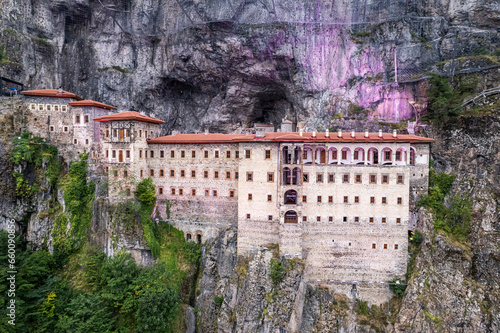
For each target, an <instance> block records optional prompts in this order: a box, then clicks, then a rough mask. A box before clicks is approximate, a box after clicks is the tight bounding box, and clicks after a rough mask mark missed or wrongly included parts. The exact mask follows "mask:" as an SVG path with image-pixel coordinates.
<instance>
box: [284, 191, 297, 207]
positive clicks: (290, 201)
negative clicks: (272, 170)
mask: <svg viewBox="0 0 500 333" xmlns="http://www.w3.org/2000/svg"><path fill="white" fill-rule="evenodd" d="M296 204H297V191H295V190H288V191H286V192H285V205H296Z"/></svg>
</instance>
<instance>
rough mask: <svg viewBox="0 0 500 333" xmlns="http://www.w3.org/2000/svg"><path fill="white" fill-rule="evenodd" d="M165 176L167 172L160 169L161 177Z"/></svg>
mask: <svg viewBox="0 0 500 333" xmlns="http://www.w3.org/2000/svg"><path fill="white" fill-rule="evenodd" d="M164 176H165V171H164V170H163V169H160V177H164Z"/></svg>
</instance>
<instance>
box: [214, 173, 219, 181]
mask: <svg viewBox="0 0 500 333" xmlns="http://www.w3.org/2000/svg"><path fill="white" fill-rule="evenodd" d="M214 179H219V171H214Z"/></svg>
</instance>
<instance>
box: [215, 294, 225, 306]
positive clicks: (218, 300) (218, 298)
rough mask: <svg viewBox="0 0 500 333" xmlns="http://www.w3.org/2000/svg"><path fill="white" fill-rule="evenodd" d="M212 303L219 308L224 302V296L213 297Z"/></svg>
mask: <svg viewBox="0 0 500 333" xmlns="http://www.w3.org/2000/svg"><path fill="white" fill-rule="evenodd" d="M214 302H215V304H217V306H221V305H222V303H223V302H224V296H215V297H214Z"/></svg>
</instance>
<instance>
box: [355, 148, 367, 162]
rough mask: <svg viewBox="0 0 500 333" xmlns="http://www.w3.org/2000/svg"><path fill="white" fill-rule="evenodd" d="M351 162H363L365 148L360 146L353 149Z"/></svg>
mask: <svg viewBox="0 0 500 333" xmlns="http://www.w3.org/2000/svg"><path fill="white" fill-rule="evenodd" d="M352 162H353V163H354V164H364V163H365V150H364V149H363V148H361V147H358V148H356V149H354V156H353V157H352Z"/></svg>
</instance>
